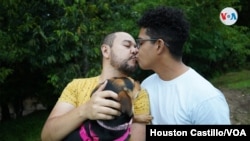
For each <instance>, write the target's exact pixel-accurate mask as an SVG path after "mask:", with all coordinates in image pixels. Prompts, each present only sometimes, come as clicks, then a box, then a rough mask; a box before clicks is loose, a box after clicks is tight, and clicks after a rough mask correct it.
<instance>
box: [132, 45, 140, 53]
mask: <svg viewBox="0 0 250 141" xmlns="http://www.w3.org/2000/svg"><path fill="white" fill-rule="evenodd" d="M131 51H132V54H137V53H138V51H139V50H138V48H137V47H136V46H134V47H132V48H131Z"/></svg>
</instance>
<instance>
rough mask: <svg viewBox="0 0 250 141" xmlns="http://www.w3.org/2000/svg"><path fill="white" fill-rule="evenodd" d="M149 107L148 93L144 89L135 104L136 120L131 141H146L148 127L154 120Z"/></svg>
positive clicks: (132, 128)
mask: <svg viewBox="0 0 250 141" xmlns="http://www.w3.org/2000/svg"><path fill="white" fill-rule="evenodd" d="M149 105H150V103H149V99H148V93H147V91H146V90H145V89H143V90H141V91H140V93H139V95H138V97H137V98H136V100H135V102H134V120H133V124H132V127H131V138H130V141H145V140H146V125H147V124H149V123H150V122H151V120H152V118H153V117H152V116H151V115H150V110H149V109H150V108H149Z"/></svg>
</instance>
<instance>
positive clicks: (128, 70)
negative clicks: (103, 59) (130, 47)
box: [111, 53, 138, 75]
mask: <svg viewBox="0 0 250 141" xmlns="http://www.w3.org/2000/svg"><path fill="white" fill-rule="evenodd" d="M111 56H112V59H111V65H112V66H113V67H115V68H117V69H118V70H119V71H120V72H121V73H123V74H125V75H132V74H133V73H134V72H135V71H136V69H137V67H138V64H137V63H136V64H135V65H133V66H132V65H129V64H128V62H129V60H131V59H133V57H130V58H128V59H125V60H123V61H121V62H119V61H118V60H119V59H118V57H117V56H116V55H114V54H113V53H112V54H111Z"/></svg>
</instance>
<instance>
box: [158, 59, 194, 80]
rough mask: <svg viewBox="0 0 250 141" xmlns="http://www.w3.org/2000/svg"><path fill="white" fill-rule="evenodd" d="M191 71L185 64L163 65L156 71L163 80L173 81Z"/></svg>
mask: <svg viewBox="0 0 250 141" xmlns="http://www.w3.org/2000/svg"><path fill="white" fill-rule="evenodd" d="M188 69H189V67H188V66H186V65H185V64H183V62H173V63H169V62H168V63H163V64H161V65H160V66H158V67H156V69H155V70H154V71H155V72H156V73H157V74H158V75H159V77H160V78H161V79H162V80H166V81H169V80H172V79H174V78H176V77H178V76H180V75H182V74H183V73H185V72H186V71H187V70H188Z"/></svg>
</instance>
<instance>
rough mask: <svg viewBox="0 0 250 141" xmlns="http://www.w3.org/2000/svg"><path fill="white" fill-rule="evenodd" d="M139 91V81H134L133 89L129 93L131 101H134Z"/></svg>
mask: <svg viewBox="0 0 250 141" xmlns="http://www.w3.org/2000/svg"><path fill="white" fill-rule="evenodd" d="M140 91H141V84H140V82H139V81H134V88H133V90H132V92H131V93H129V94H130V97H131V99H132V100H134V99H135V98H136V97H137V96H138V94H139V92H140Z"/></svg>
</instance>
